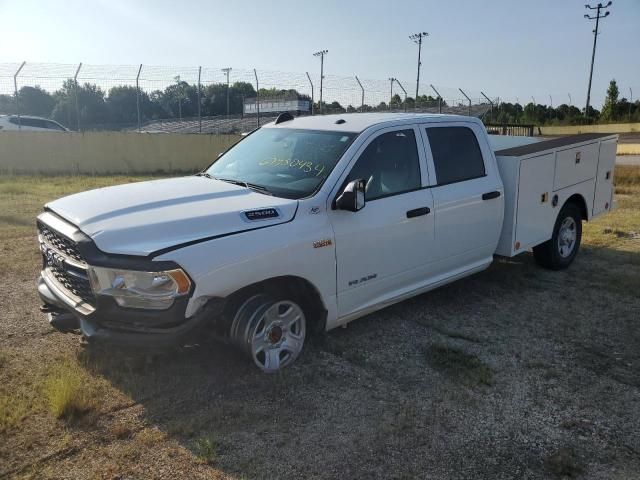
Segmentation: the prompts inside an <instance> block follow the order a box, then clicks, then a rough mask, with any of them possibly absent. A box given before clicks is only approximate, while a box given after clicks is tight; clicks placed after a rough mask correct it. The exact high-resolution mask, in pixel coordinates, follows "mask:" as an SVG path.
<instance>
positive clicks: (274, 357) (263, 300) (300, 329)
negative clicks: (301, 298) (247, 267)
mask: <svg viewBox="0 0 640 480" xmlns="http://www.w3.org/2000/svg"><path fill="white" fill-rule="evenodd" d="M306 329H307V320H306V316H305V313H304V310H303V308H302V307H301V306H300V303H299V302H298V301H297V300H295V299H293V298H279V297H275V296H272V295H268V294H256V295H253V296H250V297H248V298H247V299H246V300H244V301H243V302H241V304H240V306H239V308H238V309H237V310H236V313H235V315H234V317H233V320H232V322H231V330H230V339H231V342H232V343H233V344H235V345H236V346H238V347H239V348H240V349H241V350H242V351H243V352H244V353H245V354H247V355H248V356H249V357H250V358H251V359H252V360H253V362H254V364H255V365H256V366H257V367H258V368H259V369H260V370H262V371H263V372H265V373H275V372H277V371H279V370H281V369H283V368H285V367H287V366H289V365H291V364H292V363H293V362H294V361H295V360H296V359H297V358H298V356H299V355H300V353H301V352H302V348H303V346H304V340H305V335H306Z"/></svg>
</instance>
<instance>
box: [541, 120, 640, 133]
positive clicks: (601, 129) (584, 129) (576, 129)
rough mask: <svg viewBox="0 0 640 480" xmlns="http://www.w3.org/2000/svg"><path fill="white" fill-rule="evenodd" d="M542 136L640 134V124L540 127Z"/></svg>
mask: <svg viewBox="0 0 640 480" xmlns="http://www.w3.org/2000/svg"><path fill="white" fill-rule="evenodd" d="M540 131H541V132H542V135H575V134H578V133H628V132H640V123H610V124H604V125H572V126H567V127H540Z"/></svg>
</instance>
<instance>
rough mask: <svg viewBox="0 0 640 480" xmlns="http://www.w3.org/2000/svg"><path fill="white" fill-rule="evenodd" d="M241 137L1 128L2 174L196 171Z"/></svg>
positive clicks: (0, 163) (0, 159) (0, 166)
mask: <svg viewBox="0 0 640 480" xmlns="http://www.w3.org/2000/svg"><path fill="white" fill-rule="evenodd" d="M239 139H240V136H239V135H204V134H179V133H172V134H162V133H157V134H153V133H133V132H87V133H77V132H69V133H56V132H0V172H1V173H4V174H7V173H33V174H37V173H44V174H77V173H86V174H111V173H152V172H159V171H165V172H194V171H198V170H201V169H203V168H204V167H206V166H207V165H208V164H210V163H211V162H212V161H213V160H215V158H216V157H217V156H218V154H219V153H220V152H222V151H224V150H226V149H227V148H228V147H229V146H231V145H233V144H234V143H235V142H237V141H238V140H239Z"/></svg>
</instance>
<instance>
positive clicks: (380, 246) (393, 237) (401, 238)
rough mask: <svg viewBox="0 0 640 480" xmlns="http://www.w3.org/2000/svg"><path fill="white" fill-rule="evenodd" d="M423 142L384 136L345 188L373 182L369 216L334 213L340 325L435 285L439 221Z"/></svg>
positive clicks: (362, 155)
mask: <svg viewBox="0 0 640 480" xmlns="http://www.w3.org/2000/svg"><path fill="white" fill-rule="evenodd" d="M420 141H421V137H420V134H419V132H418V130H417V129H416V128H414V127H412V126H402V127H396V128H387V129H384V130H382V131H379V132H376V133H375V134H373V135H372V137H371V138H369V140H368V141H367V142H366V143H365V144H364V145H363V146H362V147H361V149H360V150H359V152H358V154H357V155H356V156H355V160H354V161H352V163H351V165H350V169H347V170H348V171H349V173H348V174H347V175H346V176H345V178H344V179H343V180H342V182H340V185H345V184H346V183H347V182H349V181H351V180H355V179H359V178H362V179H364V180H365V182H366V191H365V201H366V204H365V206H364V208H363V209H362V210H359V211H358V212H349V211H344V210H330V211H329V216H330V221H331V223H332V226H333V229H334V235H335V246H336V257H337V272H336V273H337V299H338V315H339V316H340V317H344V316H346V315H350V314H352V313H355V312H358V311H360V310H365V309H367V308H369V307H372V306H373V305H377V304H379V303H382V302H385V301H388V300H391V299H393V298H395V297H397V296H399V295H402V294H403V293H406V292H408V291H410V290H413V289H414V288H417V286H419V285H420V284H422V283H425V280H426V279H427V277H428V275H427V263H428V260H429V258H430V254H431V251H432V244H433V241H434V240H433V239H434V214H433V197H432V194H431V190H430V189H428V188H424V186H425V185H426V184H427V172H426V168H427V167H426V160H425V157H424V149H423V148H422V145H419V144H418V142H420ZM338 192H339V189H338V190H336V192H334V197H335V193H338ZM332 198H333V197H332Z"/></svg>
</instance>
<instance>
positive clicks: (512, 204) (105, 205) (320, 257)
mask: <svg viewBox="0 0 640 480" xmlns="http://www.w3.org/2000/svg"><path fill="white" fill-rule="evenodd" d="M337 119H344V120H346V121H345V123H341V124H336V123H335V121H336V120H337ZM455 125H457V126H465V127H468V128H471V129H472V131H473V132H474V133H475V135H476V138H477V139H478V143H479V145H480V148H481V150H482V155H483V158H484V162H485V171H486V176H484V177H481V178H477V179H473V180H468V181H463V182H458V183H455V184H450V185H440V186H439V185H437V179H436V178H435V174H434V172H435V169H434V165H433V159H432V155H431V151H430V147H429V144H428V141H427V136H426V134H425V132H424V130H425V128H433V127H437V126H455ZM281 127H287V128H307V129H314V130H337V131H353V132H361V133H360V135H358V137H357V138H356V139H355V140H354V142H353V143H352V145H351V146H350V147H349V148H348V150H347V151H346V152H345V154H344V155H343V157H342V158H341V159H340V161H339V162H338V164H337V165H336V167H335V169H334V170H333V171H332V172H331V173H330V175H329V176H328V178H327V180H326V181H325V183H324V184H323V186H322V188H321V189H320V190H319V191H318V192H317V193H316V194H315V195H314V196H312V197H311V198H307V199H302V200H298V201H296V200H287V199H281V198H277V197H271V196H266V195H262V194H260V193H256V192H253V191H250V190H248V189H245V188H243V187H238V186H235V185H230V184H227V183H222V182H218V181H215V180H211V179H207V178H203V177H185V178H176V179H169V180H160V181H153V182H144V183H138V184H130V185H123V186H118V187H110V188H106V189H100V190H94V191H90V192H84V193H81V194H77V195H72V196H70V197H66V198H63V199H60V200H56V201H54V202H51V203H50V204H49V205H48V207H49V208H51V209H52V210H53V211H55V212H56V213H58V214H59V215H61V216H62V217H64V218H66V219H67V220H69V221H70V222H73V223H74V224H75V225H77V226H78V227H79V228H80V229H82V230H83V231H84V232H85V233H87V234H88V235H90V236H91V237H92V238H93V239H94V240H95V242H96V244H97V245H98V247H99V248H101V249H102V250H104V251H105V252H109V253H126V254H134V255H148V254H149V253H151V252H154V251H156V250H158V249H163V248H167V247H171V246H173V245H176V244H181V243H184V242H191V241H194V240H199V239H203V238H207V237H212V236H218V238H215V239H211V240H207V241H203V242H199V243H194V244H190V245H188V246H185V247H182V248H179V249H176V250H172V251H168V252H167V253H164V254H163V255H160V256H158V257H156V258H155V259H156V260H172V261H175V262H177V263H178V264H179V265H181V266H182V267H183V268H184V269H185V271H187V272H188V274H189V275H190V277H191V278H192V279H193V280H194V282H195V285H196V287H195V291H194V294H193V296H192V298H191V301H190V303H189V306H188V308H187V312H186V315H187V316H192V315H193V314H194V313H195V312H196V311H197V309H198V308H199V307H200V306H201V305H202V304H203V303H204V302H203V299H206V298H207V297H226V296H229V295H231V294H232V293H233V292H235V291H237V290H238V289H240V288H242V287H244V286H247V285H250V284H253V283H256V282H259V281H262V280H267V279H270V278H275V277H279V276H295V277H300V278H303V279H306V280H308V281H309V282H310V283H311V284H312V285H313V286H314V287H315V289H316V290H317V292H318V293H319V295H320V297H321V299H322V302H323V303H324V305H325V307H326V309H327V311H328V317H327V328H328V329H330V328H334V327H336V326H338V325H341V324H345V323H346V322H348V321H350V320H352V319H354V318H357V317H359V316H362V315H364V314H366V313H369V312H372V311H375V310H376V309H379V308H382V307H384V306H387V305H390V304H392V303H395V302H397V301H400V300H402V299H404V298H408V297H410V296H413V295H416V294H418V293H421V292H424V291H428V290H430V289H433V288H436V287H438V286H440V285H444V284H446V283H448V282H451V281H453V280H456V279H458V278H462V277H464V276H467V275H470V274H472V273H475V272H478V271H481V270H483V269H484V268H486V267H487V266H488V265H489V264H490V263H491V261H492V257H493V254H494V253H499V254H503V255H515V254H517V253H520V252H521V251H523V249H524V248H528V247H530V246H531V245H529V243H531V242H538V243H539V242H543V241H545V240H547V239H548V238H549V237H550V235H551V233H550V232H551V230H552V228H553V223H554V221H555V217H556V214H555V210H543V211H541V210H539V206H538V203H539V202H540V198H539V197H538V195H537V192H538V191H540V193H542V192H545V191H548V192H549V199H548V201H547V205H550V204H551V196H552V195H553V194H554V193H555V194H557V195H558V197H559V205H560V206H561V205H562V204H563V202H564V201H566V199H567V198H569V196H570V195H572V194H574V193H579V194H580V195H583V196H584V197H585V198H586V199H587V200H588V201H589V199H590V202H591V203H590V208H589V210H591V206H592V205H593V195H594V182H595V180H594V179H591V180H590V181H584V182H582V183H577V182H574V183H576V184H575V185H570V186H569V187H565V188H563V189H560V190H558V191H557V192H554V191H553V183H554V174H555V171H554V170H555V163H554V164H553V167H554V168H552V167H551V164H552V163H553V162H551V161H549V165H547V164H546V163H544V165H545V168H543V169H540V171H538V169H537V166H536V164H535V163H534V159H531V158H529V159H526V158H525V157H522V158H521V157H501V158H498V159H497V160H496V157H495V155H494V153H493V147H492V145H491V144H490V141H489V139H488V138H487V134H486V131H485V129H484V126H483V125H482V123H481V122H480V121H479V120H478V119H475V118H470V117H460V116H451V115H423V114H415V115H414V114H380V113H372V114H352V115H327V116H315V117H305V118H296V119H294V120H293V121H289V122H284V123H283V124H281V125H278V126H275V125H273V124H271V125H268V126H266V127H265V128H281ZM407 128H413V129H414V132H415V133H416V140H417V142H418V151H419V159H420V167H421V179H420V181H421V187H422V188H420V189H419V190H415V191H412V192H408V193H404V194H398V195H393V196H389V197H386V198H380V199H377V200H374V201H370V202H368V203H367V205H366V206H365V207H364V209H362V210H360V211H359V212H355V213H352V212H346V211H337V210H332V203H333V201H334V199H335V198H336V196H337V195H338V194H339V193H340V188H341V185H343V183H344V179H345V178H346V177H347V175H348V173H349V171H350V169H351V167H352V166H353V165H354V164H355V162H356V161H357V159H358V158H359V155H360V153H361V152H362V151H363V150H364V148H365V147H366V146H367V145H368V144H369V142H371V141H372V140H373V139H375V138H376V137H377V136H378V135H381V134H383V133H385V132H389V131H393V130H394V129H407ZM613 140H615V138H614V139H613ZM573 147H574V146H571V147H570V148H573ZM602 151H603V152H604V151H605V149H603V150H602ZM544 153H545V152H541V153H538V155H542V154H544ZM547 153H548V152H547ZM555 154H556V152H551V155H552V157H553V158H554V159H555ZM614 154H615V150H612V149H610V148H607V149H606V155H607V156H611V157H612V158H613V155H614ZM550 158H551V157H550ZM600 160H601V161H603V159H602V158H601V159H600ZM604 160H606V161H611V162H613V160H612V159H609V158H608V157H607V159H604ZM554 162H555V160H554ZM603 165H604V163H603ZM499 169H500V171H499ZM528 172H530V173H528ZM565 174H566V175H567V178H566V179H563V182H564V183H567V181H568V183H571V172H570V171H567V172H565V173H563V175H565ZM576 178H578V177H576ZM579 178H582V176H579ZM565 180H566V181H565ZM604 189H605V187H604V186H603V192H604V193H603V195H605V196H606V194H607V192H606V191H604ZM493 191H498V192H500V196H499V197H498V198H494V199H490V200H483V199H482V195H483V193H488V192H493ZM589 195H590V196H589ZM266 207H274V208H277V209H278V210H279V211H280V212H281V216H280V217H279V218H277V219H270V220H265V221H260V222H256V223H255V224H256V225H259V226H268V228H261V229H258V230H252V231H247V228H248V227H249V228H250V227H251V226H252V225H251V222H249V223H248V222H247V221H246V220H245V219H243V218H242V211H244V210H249V209H257V208H266ZM422 207H428V208H429V209H430V213H429V214H428V215H424V216H418V217H415V218H407V215H406V212H407V211H409V210H412V209H416V208H422ZM544 208H545V209H546V208H551V207H547V206H546V205H545V206H544ZM503 217H505V221H504V225H503ZM530 222H531V224H529V223H530ZM516 232H518V233H517V234H518V235H520V234H522V235H523V236H524V237H526V238H527V239H531V242H530V241H529V240H527V241H525V242H524V244H523V246H522V248H520V249H515V248H514V246H513V243H514V241H515V237H516ZM521 232H525V233H521ZM326 239H330V240H332V242H331V244H329V245H327V246H324V247H321V248H314V242H316V241H318V240H326ZM534 244H535V243H534ZM363 279H364V280H363ZM354 280H357V281H355V282H354Z"/></svg>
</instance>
